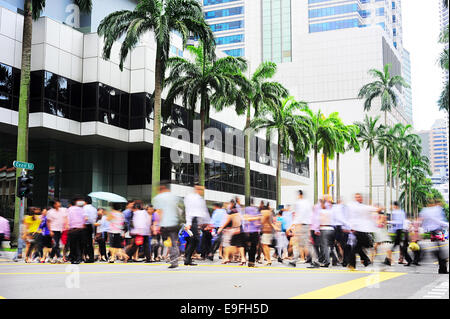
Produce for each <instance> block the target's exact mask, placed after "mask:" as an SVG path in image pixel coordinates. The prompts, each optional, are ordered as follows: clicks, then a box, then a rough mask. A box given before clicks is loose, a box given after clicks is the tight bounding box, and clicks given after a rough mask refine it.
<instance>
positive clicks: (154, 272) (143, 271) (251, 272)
mask: <svg viewBox="0 0 450 319" xmlns="http://www.w3.org/2000/svg"><path fill="white" fill-rule="evenodd" d="M71 273H72V272H67V271H58V272H50V271H49V272H2V273H0V275H64V274H71ZM160 273H168V274H169V273H171V274H240V273H241V274H293V273H298V274H300V273H302V274H304V273H316V274H323V273H332V272H331V271H321V272H310V271H309V269H308V270H307V269H305V271H304V272H301V271H231V270H228V271H227V270H225V271H220V270H202V271H188V270H135V271H80V272H79V274H160ZM347 273H352V274H367V273H371V274H382V273H381V272H380V273H378V272H373V271H372V272H370V271H359V272H358V271H347ZM388 274H391V273H388Z"/></svg>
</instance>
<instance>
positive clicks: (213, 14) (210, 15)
mask: <svg viewBox="0 0 450 319" xmlns="http://www.w3.org/2000/svg"><path fill="white" fill-rule="evenodd" d="M243 13H244V7H235V8H229V9H222V10H214V11H207V12H205V19H215V18H221V17H228V16H233V15H238V14H243Z"/></svg>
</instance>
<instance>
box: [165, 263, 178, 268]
mask: <svg viewBox="0 0 450 319" xmlns="http://www.w3.org/2000/svg"><path fill="white" fill-rule="evenodd" d="M177 267H178V264H172V265H170V266H169V267H167V268H169V269H173V268H177Z"/></svg>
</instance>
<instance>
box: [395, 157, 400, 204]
mask: <svg viewBox="0 0 450 319" xmlns="http://www.w3.org/2000/svg"><path fill="white" fill-rule="evenodd" d="M396 175H397V177H396V178H395V186H396V188H395V198H396V199H397V200H399V198H398V193H399V189H400V160H399V161H398V163H397V172H396Z"/></svg>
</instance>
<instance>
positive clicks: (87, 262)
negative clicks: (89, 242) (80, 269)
mask: <svg viewBox="0 0 450 319" xmlns="http://www.w3.org/2000/svg"><path fill="white" fill-rule="evenodd" d="M84 263H85V264H93V263H94V259H87V260H86V261H85V262H84Z"/></svg>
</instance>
